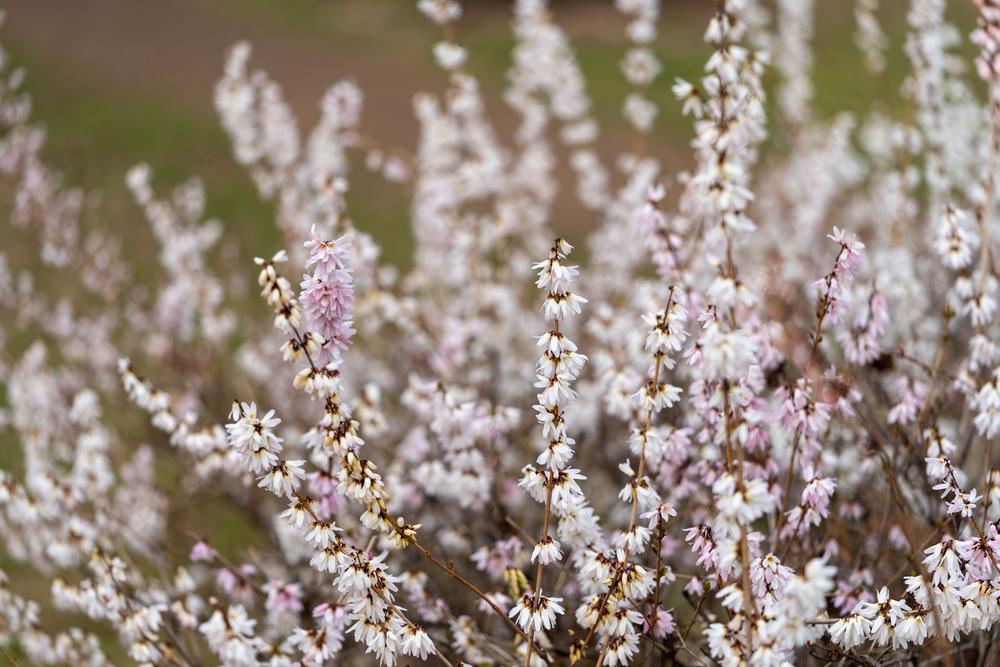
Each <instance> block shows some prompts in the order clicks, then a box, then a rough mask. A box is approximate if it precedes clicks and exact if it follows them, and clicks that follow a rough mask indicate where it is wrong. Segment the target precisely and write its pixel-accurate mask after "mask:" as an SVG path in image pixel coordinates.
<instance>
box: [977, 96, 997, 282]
mask: <svg viewBox="0 0 1000 667" xmlns="http://www.w3.org/2000/svg"><path fill="white" fill-rule="evenodd" d="M996 95H997V91H996V81H991V82H990V84H989V100H990V102H989V114H990V123H989V138H988V142H989V143H988V144H987V146H986V151H987V155H988V158H987V161H986V184H985V186H986V194H985V196H984V198H983V206H982V208H981V209H980V213H979V293H980V294H984V293H985V291H986V276H987V274H988V273H989V265H990V211H992V210H993V195H994V189H995V187H996V182H995V181H996V177H995V172H996V160H997V123H998V122H1000V103H998V102H997V99H996Z"/></svg>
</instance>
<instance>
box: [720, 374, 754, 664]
mask: <svg viewBox="0 0 1000 667" xmlns="http://www.w3.org/2000/svg"><path fill="white" fill-rule="evenodd" d="M722 419H723V420H724V422H725V429H726V451H727V452H732V450H733V446H732V438H733V426H732V420H731V419H730V418H729V380H725V381H723V383H722ZM736 452H737V457H738V463H739V465H738V466H737V468H736V474H737V477H736V479H737V484H738V488H739V492H740V493H742V492H743V485H744V479H743V473H744V471H743V468H744V452H743V447H742V446H740V447H737V448H736ZM740 565H741V568H740V569H741V570H742V572H741V575H742V579H743V585H742V588H743V616H744V625H745V626H746V635H747V654H748V655H750V654H753V614H754V603H753V596H752V595H751V588H750V546H749V544H748V543H747V527H746V526H745V525H744V524H743V523H740Z"/></svg>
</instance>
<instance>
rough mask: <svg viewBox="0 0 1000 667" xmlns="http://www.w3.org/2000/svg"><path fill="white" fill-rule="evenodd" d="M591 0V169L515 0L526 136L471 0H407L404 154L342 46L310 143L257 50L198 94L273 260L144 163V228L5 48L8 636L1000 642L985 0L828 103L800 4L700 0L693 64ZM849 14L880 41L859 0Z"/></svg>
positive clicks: (584, 106) (954, 651)
mask: <svg viewBox="0 0 1000 667" xmlns="http://www.w3.org/2000/svg"><path fill="white" fill-rule="evenodd" d="M613 4H614V7H615V9H617V11H618V13H619V15H620V16H619V18H620V19H621V24H622V25H623V26H624V31H625V36H624V41H625V42H626V44H627V46H626V47H625V49H624V55H623V57H622V58H621V62H620V70H621V73H622V75H623V76H624V79H625V83H626V84H627V89H628V92H627V94H626V96H625V99H624V100H623V101H622V113H623V115H624V118H625V121H626V124H627V126H628V127H627V132H628V133H630V134H631V140H630V141H628V142H627V146H622V147H618V151H619V152H618V154H617V156H616V159H615V160H614V161H613V162H610V163H609V162H607V156H606V155H605V154H604V153H605V151H604V150H598V147H603V146H606V145H607V144H608V143H609V142H608V141H607V140H602V139H600V138H599V136H598V126H597V123H596V122H595V119H594V114H593V113H592V111H591V103H590V99H589V97H588V93H587V86H586V81H585V79H584V77H583V74H582V70H581V68H580V66H579V65H578V64H577V60H576V56H575V53H574V48H573V45H572V43H571V41H570V39H569V38H568V36H567V35H566V34H565V33H564V32H563V31H562V29H561V28H560V27H559V25H558V23H557V22H556V20H555V19H556V18H557V16H558V13H559V11H560V10H561V6H557V7H556V8H554V9H553V8H551V7H549V6H548V3H547V2H546V1H545V0H516V1H515V2H514V3H513V16H512V23H511V26H512V32H513V40H514V42H513V50H512V53H511V59H510V60H511V62H510V69H509V75H508V76H507V78H506V80H505V81H506V84H505V86H506V88H505V90H504V91H503V102H504V103H505V108H506V109H507V111H508V112H509V113H511V114H512V118H513V122H512V123H506V124H505V127H507V128H509V129H510V131H509V132H506V131H504V132H501V131H498V130H495V129H494V127H493V125H492V123H491V121H490V118H491V116H492V114H494V113H500V110H499V109H496V110H493V109H491V110H489V112H488V111H487V108H486V104H485V101H484V97H483V95H482V91H481V83H480V82H479V81H478V80H477V79H476V78H475V77H474V76H473V75H472V74H471V73H470V72H469V71H467V70H466V62H467V61H469V60H470V59H473V58H475V53H474V52H471V53H470V52H467V50H466V48H465V47H463V46H462V45H461V44H460V43H458V40H457V34H458V31H457V30H456V26H457V25H458V24H459V23H460V21H461V20H462V6H461V5H460V3H459V2H457V1H455V0H419V1H418V2H417V3H416V5H417V8H418V9H419V11H420V12H421V13H422V14H423V15H425V16H426V17H427V18H428V19H429V20H430V25H429V26H428V30H434V31H440V35H441V37H440V41H439V42H438V43H437V44H436V45H435V46H434V49H433V59H434V61H435V62H436V63H437V65H438V66H439V67H440V70H441V75H440V80H441V87H442V90H441V91H438V92H437V93H422V94H419V95H417V96H416V98H415V99H414V101H413V109H414V112H415V115H416V120H417V126H418V134H417V136H416V137H414V141H413V145H411V146H406V147H397V146H391V145H387V144H384V143H382V142H380V141H379V140H378V138H376V137H372V136H370V135H369V134H367V133H366V132H365V131H364V130H363V129H362V127H363V121H362V119H363V111H362V104H363V96H362V94H361V91H360V90H359V88H358V87H357V86H356V85H355V84H354V83H351V82H346V81H345V82H339V83H336V84H334V85H333V86H332V87H331V88H330V89H329V91H328V92H327V93H326V95H325V96H324V97H323V99H322V102H321V104H320V112H321V113H320V119H319V121H318V123H317V124H316V126H315V128H313V129H312V130H311V131H309V132H307V133H304V132H303V131H302V130H300V128H299V125H298V123H297V121H296V118H295V116H294V114H293V113H292V111H291V109H290V107H289V105H288V104H287V103H286V102H285V100H284V98H283V96H282V90H281V87H280V86H279V85H278V83H276V82H275V81H273V80H272V79H271V78H270V77H269V76H268V75H267V74H266V73H264V72H262V71H258V70H254V69H252V67H251V65H250V58H251V50H250V46H249V45H247V44H238V45H236V46H235V47H234V48H233V49H232V50H231V51H230V53H229V55H228V58H227V59H226V62H225V66H224V68H223V70H222V71H223V74H222V78H221V80H220V81H219V83H218V86H217V88H216V90H215V103H216V106H217V109H218V112H219V115H220V117H221V122H222V125H223V127H224V129H225V130H226V132H227V134H228V136H229V137H230V139H231V141H232V144H233V147H234V153H235V158H236V160H237V161H238V162H239V163H240V164H241V165H242V166H244V167H245V168H246V169H247V171H248V173H249V177H250V179H251V180H252V182H253V184H254V186H255V187H256V189H257V192H258V194H259V196H260V197H261V198H262V199H263V200H264V201H266V202H269V203H270V204H271V205H273V210H274V216H275V225H276V228H277V230H278V233H279V234H280V238H281V239H282V242H283V243H282V244H283V245H284V249H283V250H277V249H276V252H274V253H273V254H271V255H270V257H267V258H264V257H258V258H256V259H255V260H254V262H255V268H254V265H252V264H251V263H250V262H249V261H248V260H249V258H246V257H244V258H243V260H242V261H232V260H234V258H236V257H238V256H239V254H240V251H239V248H240V247H242V246H245V245H248V244H249V241H250V240H251V239H250V238H249V237H250V236H252V235H251V233H250V232H249V231H246V230H240V229H239V228H238V227H235V226H233V225H230V226H228V227H225V226H223V224H222V223H220V222H219V221H216V220H213V219H209V218H206V210H205V209H206V194H205V192H204V191H203V189H202V186H201V184H200V182H199V181H198V180H192V181H189V182H187V183H184V184H182V185H180V186H179V187H177V188H176V189H175V190H174V191H173V192H172V193H170V194H169V195H162V194H158V193H157V191H156V189H155V188H154V174H153V170H152V168H151V167H150V166H149V165H139V166H137V167H135V168H133V169H132V170H130V171H129V172H128V174H127V175H125V180H126V183H127V186H128V189H129V191H130V192H131V194H132V196H133V197H134V199H135V203H136V208H135V209H134V211H133V214H134V217H136V218H138V217H144V218H145V219H146V220H147V221H148V226H149V228H150V232H151V235H150V236H149V237H148V239H147V240H148V242H149V243H153V244H155V245H154V246H153V247H154V251H153V253H152V254H150V253H149V249H148V248H146V249H145V250H144V251H143V252H142V253H135V252H134V249H131V248H126V246H125V242H124V241H123V240H122V235H121V234H120V233H118V230H120V229H122V228H124V227H126V226H130V225H132V223H133V221H132V220H131V219H130V220H119V221H108V223H107V224H104V220H103V218H101V217H100V216H94V215H90V214H89V208H88V207H90V206H92V204H91V201H92V198H90V197H89V196H88V194H87V193H84V192H83V191H80V190H77V189H73V188H69V187H67V186H66V185H64V183H63V181H62V180H61V179H60V177H59V175H58V172H57V171H55V170H54V168H53V167H51V166H50V165H49V164H48V163H47V162H46V158H45V151H44V145H45V133H44V130H43V129H42V126H41V125H40V124H39V122H37V121H36V120H34V119H33V118H32V115H31V100H30V98H29V96H28V95H27V94H26V93H24V92H22V90H21V85H22V80H23V78H24V75H23V73H22V72H21V70H19V69H16V68H15V67H14V66H12V65H11V64H10V63H9V61H8V58H6V57H4V58H3V60H2V64H3V66H4V69H3V76H2V79H0V128H2V137H0V177H2V186H0V193H2V195H0V197H2V201H3V203H4V205H5V206H6V207H7V208H8V215H6V216H5V218H4V225H3V230H2V237H0V238H2V239H3V248H2V251H0V327H2V328H0V385H2V387H3V390H4V395H5V399H4V400H3V401H2V402H0V405H2V407H0V443H2V448H0V464H2V469H0V554H2V555H0V564H2V566H3V569H2V570H0V655H2V656H3V658H4V659H6V660H7V661H9V662H11V663H12V664H15V665H86V666H89V667H101V666H103V665H111V664H125V663H135V664H139V665H164V666H166V665H172V666H174V667H195V666H200V665H214V664H218V665H225V666H227V667H229V666H231V667H244V666H251V665H271V666H273V667H285V666H292V665H302V666H304V667H309V666H319V665H335V664H336V665H340V664H343V665H348V664H351V665H353V664H359V665H361V664H380V665H395V664H400V665H406V664H415V663H418V662H419V663H425V662H426V663H435V662H436V663H443V664H446V665H456V666H457V665H523V666H524V667H529V666H533V667H544V666H546V665H551V666H556V665H575V664H581V665H598V666H601V665H603V666H605V667H615V666H616V665H633V664H636V665H639V664H658V665H664V664H677V665H723V666H727V667H728V666H734V667H735V666H741V665H752V666H760V667H771V666H785V665H826V664H830V665H833V664H836V665H848V664H856V665H898V664H944V665H994V664H998V663H1000V638H998V636H997V634H998V628H1000V563H998V559H1000V469H994V468H993V465H994V463H993V462H994V459H995V458H996V446H997V443H998V438H1000V347H998V343H997V340H998V339H997V332H998V324H997V299H998V260H997V256H996V255H994V252H995V251H996V250H997V248H998V245H997V241H996V240H995V239H998V238H1000V224H998V222H997V219H998V217H1000V216H998V215H997V213H998V212H997V203H998V202H997V199H998V196H997V184H996V180H997V167H998V159H997V152H998V147H1000V136H998V127H1000V3H998V2H996V0H976V1H975V3H974V5H975V7H974V8H973V10H970V11H973V12H974V13H975V18H976V24H975V27H974V29H973V31H972V32H971V35H966V34H963V33H962V31H960V30H959V29H958V28H956V27H955V25H953V24H952V23H950V20H952V18H953V17H950V16H949V13H946V9H947V4H946V1H945V0H909V1H908V3H907V5H908V10H907V13H906V36H905V40H904V42H903V43H902V44H901V45H896V46H901V48H902V51H903V53H904V54H905V57H906V62H907V74H906V77H905V81H904V82H903V85H902V87H901V88H900V89H899V91H898V93H899V95H900V97H901V99H900V102H901V103H900V104H898V105H895V106H883V105H878V106H876V107H874V108H873V109H872V110H871V111H868V112H864V113H856V114H850V113H841V114H837V115H834V116H829V115H825V114H823V113H820V111H819V109H818V108H817V106H816V105H815V104H814V96H815V95H816V93H817V92H818V91H817V90H816V88H817V86H818V85H819V84H818V83H817V82H816V81H815V79H814V76H813V64H814V60H815V59H814V57H813V53H812V41H813V38H814V35H815V33H816V24H817V15H816V14H817V13H818V12H819V10H820V7H819V4H820V3H818V2H817V1H816V0H778V1H777V2H763V0H717V2H715V3H714V6H713V7H711V8H709V9H706V17H707V20H708V26H707V28H706V29H705V30H704V33H703V34H704V42H705V47H704V58H705V64H704V68H703V70H702V72H701V74H700V75H699V76H698V77H697V78H696V80H685V79H683V78H675V77H676V74H677V73H676V72H671V71H669V67H667V66H665V65H664V64H662V63H661V62H660V60H659V59H658V58H657V55H656V53H657V52H658V51H659V50H660V49H661V47H662V46H663V45H661V44H660V43H659V41H658V26H660V25H662V23H663V21H666V20H678V19H676V18H674V17H668V16H666V15H661V7H660V2H659V0H616V1H615V2H614V3H613ZM828 4H830V5H834V4H836V6H835V7H833V6H831V7H824V9H823V11H824V12H826V11H834V12H846V13H848V14H850V13H851V12H852V11H853V18H854V20H855V21H856V27H855V30H854V35H855V37H856V45H857V47H858V48H859V49H860V51H861V55H862V56H863V57H862V58H860V59H859V62H863V63H864V64H865V66H866V67H867V68H868V70H869V71H870V74H871V75H872V76H875V77H883V76H885V73H886V69H887V62H888V58H889V54H888V50H889V49H890V48H892V47H893V45H892V44H890V41H889V39H888V37H887V33H886V31H883V29H882V28H881V25H880V20H881V19H882V18H883V16H882V15H883V14H884V13H885V12H884V11H883V10H882V8H880V6H879V2H878V0H857V1H856V2H855V3H849V2H847V0H844V2H843V6H841V3H828ZM608 11H609V14H610V13H611V10H610V9H609V10H608ZM669 11H671V10H670V9H669V8H667V9H665V12H669ZM691 15H693V13H691V12H685V16H686V17H687V18H690V16H691ZM11 19H12V20H15V21H16V20H17V17H16V16H13V17H11ZM699 29H700V27H699ZM970 53H972V54H974V55H973V56H972V57H971V58H969V57H968V54H970ZM857 76H862V74H861V73H858V74H857ZM665 79H673V81H672V83H671V82H670V81H667V80H665ZM880 80H881V79H880ZM661 89H669V90H671V91H672V93H673V96H674V97H675V98H676V104H677V108H678V110H680V111H682V112H683V114H684V115H685V116H686V117H688V118H689V119H690V122H691V124H692V126H693V127H692V137H693V139H692V140H691V142H690V146H691V149H692V151H693V155H691V156H690V158H691V159H690V160H689V162H688V164H689V168H688V169H686V170H682V171H680V172H679V173H675V172H668V171H666V170H665V168H664V163H663V161H662V157H663V156H658V155H656V152H655V151H654V150H653V149H652V147H651V146H652V145H653V142H652V141H650V139H649V135H650V133H651V132H653V131H654V128H655V127H656V126H657V125H656V124H657V118H658V115H659V114H658V111H659V109H658V107H657V102H656V101H655V100H657V99H663V96H658V95H657V94H656V93H657V92H658V91H660V90H661ZM769 96H770V97H772V98H773V99H774V103H773V104H771V103H770V102H769ZM889 109H900V112H899V113H898V114H893V113H890V111H889ZM660 122H661V123H662V122H663V121H662V119H661V120H660ZM508 134H509V136H506V135H508ZM675 162H676V161H675ZM359 169H362V170H367V171H368V172H371V173H370V175H369V176H367V178H372V179H379V180H380V181H383V184H382V187H384V188H386V189H393V190H395V191H399V192H403V193H405V194H406V195H408V196H409V197H410V208H409V218H410V222H411V224H412V232H413V234H412V236H413V242H414V248H413V263H412V268H409V269H406V270H405V271H404V270H400V269H399V268H397V267H394V266H391V265H389V264H387V263H386V262H385V261H383V259H382V258H381V253H380V248H379V245H378V243H377V242H376V241H375V240H374V239H373V237H372V236H371V235H370V234H369V233H368V232H367V231H366V229H369V225H368V222H369V221H366V220H364V219H356V218H353V217H352V216H351V212H350V207H349V203H350V202H351V201H352V200H353V195H352V189H351V183H352V178H355V179H356V178H357V172H358V170H359ZM566 188H568V189H569V190H570V191H572V192H575V195H576V200H577V201H576V202H575V203H573V204H567V203H566V202H564V201H563V200H570V199H572V198H573V197H572V196H560V197H559V198H558V200H557V195H558V193H559V192H560V189H566ZM572 207H576V208H572ZM564 209H565V210H572V211H574V213H573V215H575V216H578V217H579V218H580V219H581V220H582V219H585V220H587V221H588V223H587V224H582V223H581V224H574V225H565V226H562V233H561V234H556V233H555V232H554V231H553V230H552V228H551V225H550V222H551V220H552V219H553V218H556V217H558V216H559V215H562V213H560V212H562V211H563V210H564ZM119 213H120V212H119ZM585 227H589V228H590V229H591V231H589V232H585V231H584V228H585ZM553 239H555V240H553ZM574 245H577V246H580V247H579V248H578V249H574V247H573V246H574ZM154 256H155V262H154V264H155V266H154V267H153V268H150V266H149V263H150V262H148V261H147V262H140V261H136V262H131V261H129V259H130V257H139V258H143V257H148V258H149V259H150V260H152V258H153V257H154ZM571 258H572V259H571ZM150 272H152V274H154V275H152V276H150V275H149V273H150ZM254 275H255V276H256V279H257V285H256V289H254V288H252V287H251V285H252V280H253V276H254ZM257 292H259V297H260V298H257V295H256V293H257ZM234 399H235V400H234Z"/></svg>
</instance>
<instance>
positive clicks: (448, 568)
mask: <svg viewBox="0 0 1000 667" xmlns="http://www.w3.org/2000/svg"><path fill="white" fill-rule="evenodd" d="M408 543H409V544H410V545H411V546H412V547H413V548H415V549H416V550H417V551H418V552H419V553H420V555H421V556H423V557H424V558H426V559H427V560H429V561H430V562H431V563H433V564H434V566H435V567H437V568H438V569H439V570H441V571H442V572H444V573H445V574H447V575H448V576H449V577H451V578H452V579H454V580H455V581H457V582H458V583H460V584H462V585H463V586H465V587H466V588H468V589H469V590H470V591H472V592H473V593H475V595H476V597H478V598H479V599H480V600H482V601H483V602H485V603H486V604H487V605H488V606H489V608H490V609H492V610H493V611H494V612H496V614H497V615H498V616H500V617H501V618H502V619H503V620H504V621H505V622H506V623H507V625H509V626H510V627H511V629H512V630H513V631H514V632H515V633H516V634H517V635H518V636H520V637H521V638H522V639H524V640H525V641H530V640H529V639H528V635H527V634H525V632H524V631H523V630H521V628H519V627H518V626H517V624H516V623H514V621H512V620H511V619H510V618H509V617H508V616H507V614H505V613H504V612H503V610H501V609H500V607H498V606H497V605H496V603H495V602H493V600H491V599H490V597H489V596H488V595H486V593H484V592H483V591H482V590H480V588H479V587H478V586H476V585H475V584H474V583H472V582H471V581H469V580H468V579H466V578H465V577H463V576H462V575H461V574H459V573H458V571H457V570H456V569H455V566H454V565H452V564H451V563H448V564H445V563H444V562H442V561H441V559H440V558H438V557H437V556H435V555H434V554H433V553H431V552H430V551H429V550H428V549H427V548H426V547H424V546H423V545H422V544H420V542H418V541H417V540H416V538H410V539H409V540H408ZM538 650H539V651H540V652H541V648H540V647H539V649H538ZM539 654H540V655H542V654H541V653H539Z"/></svg>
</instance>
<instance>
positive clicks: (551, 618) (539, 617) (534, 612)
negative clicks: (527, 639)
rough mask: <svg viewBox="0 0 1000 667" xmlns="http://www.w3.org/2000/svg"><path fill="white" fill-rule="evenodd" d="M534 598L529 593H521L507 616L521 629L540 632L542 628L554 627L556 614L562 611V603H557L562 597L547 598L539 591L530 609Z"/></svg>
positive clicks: (549, 628)
mask: <svg viewBox="0 0 1000 667" xmlns="http://www.w3.org/2000/svg"><path fill="white" fill-rule="evenodd" d="M534 600H535V597H534V596H532V595H530V594H527V593H526V594H524V595H522V596H521V597H520V598H518V600H517V604H515V605H514V607H513V608H512V609H511V610H510V613H509V614H508V616H510V617H511V618H514V619H515V621H516V622H517V624H518V625H519V626H521V629H522V630H529V629H534V631H535V632H541V631H542V630H543V629H544V630H551V629H552V628H553V627H555V624H556V616H557V615H559V614H562V613H563V612H564V609H563V608H562V605H560V604H559V603H560V602H562V598H548V597H545V596H544V595H542V594H541V593H539V594H538V598H537V603H536V604H535V605H534V609H532V606H533V605H532V602H533V601H534ZM515 617H516V618H515Z"/></svg>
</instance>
